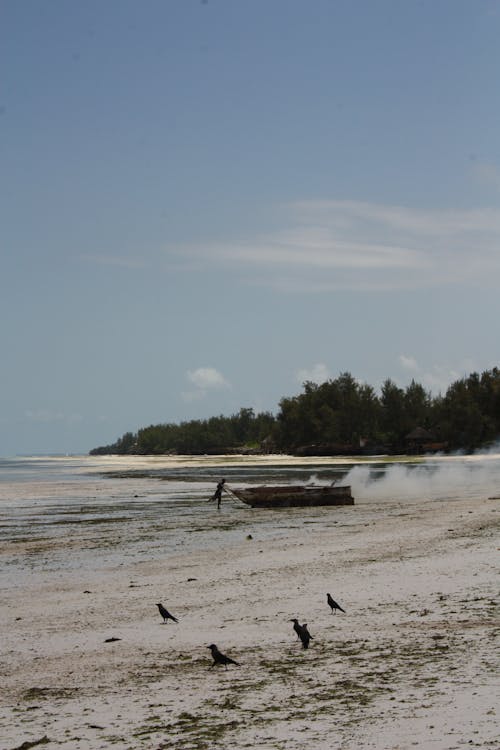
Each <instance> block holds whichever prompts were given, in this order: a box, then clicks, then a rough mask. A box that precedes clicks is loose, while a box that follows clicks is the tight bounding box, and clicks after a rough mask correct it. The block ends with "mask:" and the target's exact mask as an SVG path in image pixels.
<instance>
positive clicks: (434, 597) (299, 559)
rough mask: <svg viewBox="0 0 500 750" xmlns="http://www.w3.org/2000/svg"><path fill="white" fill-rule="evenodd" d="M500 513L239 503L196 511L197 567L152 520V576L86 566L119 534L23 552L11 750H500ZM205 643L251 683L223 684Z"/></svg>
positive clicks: (116, 566)
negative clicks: (302, 636) (333, 606)
mask: <svg viewBox="0 0 500 750" xmlns="http://www.w3.org/2000/svg"><path fill="white" fill-rule="evenodd" d="M128 490H129V491H132V490H134V491H136V490H137V491H139V490H140V485H137V486H134V487H132V489H130V487H129V488H128ZM499 511H500V500H499V499H498V498H497V499H494V498H493V497H491V496H490V497H488V496H481V497H475V498H474V499H473V500H471V498H470V497H461V498H460V497H458V498H457V497H455V498H444V497H443V498H442V499H436V498H433V499H429V498H414V499H413V500H405V501H404V502H399V501H398V500H397V499H394V498H393V499H391V500H387V501H384V500H381V499H378V500H376V501H371V502H368V501H363V500H361V501H358V502H357V503H356V505H355V506H353V507H346V508H334V509H319V508H317V509H308V510H304V509H295V510H289V511H279V512H273V511H252V510H250V509H241V508H238V507H237V506H236V505H235V504H233V503H231V502H229V501H228V502H226V503H225V505H224V506H223V510H222V512H221V513H219V514H218V513H217V512H216V511H215V510H214V508H213V506H211V505H208V504H207V505H206V508H202V509H201V515H200V516H199V517H197V522H196V525H195V527H193V528H191V529H189V532H190V534H189V535H188V536H189V539H190V543H189V545H188V549H183V548H182V546H180V547H176V548H175V552H174V553H173V554H172V552H171V549H169V548H168V540H167V539H165V545H166V548H165V550H164V551H162V541H163V540H162V530H161V529H155V528H152V527H151V526H150V525H149V524H148V522H147V519H145V520H144V523H143V532H142V533H143V536H144V539H145V540H146V537H147V538H148V539H150V541H151V539H152V540H153V541H152V543H153V544H154V555H151V556H150V558H149V559H144V556H143V555H134V554H130V555H126V556H121V557H120V555H119V554H113V555H112V556H110V557H107V558H105V563H103V564H100V565H97V564H96V565H94V566H92V565H88V564H83V562H82V564H81V567H80V568H79V566H78V560H79V558H78V555H76V557H75V556H74V554H75V550H78V549H79V548H81V547H83V548H84V550H85V552H86V554H87V555H88V554H89V551H90V554H91V555H92V549H91V548H89V546H88V545H89V540H92V544H94V545H95V547H94V549H95V555H96V556H97V557H98V556H99V555H101V554H102V552H103V549H106V548H107V547H110V548H112V549H114V550H116V548H117V547H118V548H119V544H117V543H118V542H119V540H120V539H122V537H123V528H122V524H120V523H114V524H113V523H110V524H109V525H108V526H107V527H106V531H105V534H102V533H101V532H100V533H99V535H97V534H91V535H90V536H88V534H87V533H86V534H84V535H83V536H82V537H78V535H75V536H73V537H71V538H66V539H64V538H62V539H54V538H51V539H49V540H45V541H43V540H41V539H39V540H30V539H29V538H26V539H24V540H23V539H19V540H18V541H17V542H16V545H15V554H16V555H19V556H20V558H22V559H23V560H24V561H25V562H26V561H28V562H29V560H30V559H31V560H32V561H33V564H32V566H31V572H30V575H29V576H28V575H23V576H22V577H21V582H20V585H18V586H14V585H11V586H5V587H4V588H3V591H2V607H1V610H0V628H1V632H2V674H3V680H2V686H1V694H0V695H1V709H0V717H1V718H0V738H1V739H0V747H1V748H2V750H14V748H20V747H24V748H27V747H30V746H35V747H37V746H38V744H37V745H30V744H25V745H23V743H39V746H40V747H43V746H46V747H54V748H55V747H57V748H62V749H63V750H80V749H81V750H94V749H95V750H97V749H98V748H120V749H121V748H123V749H125V748H148V749H151V748H155V749H158V750H159V749H160V748H171V747H172V748H173V747H175V748H176V750H188V749H191V748H193V749H196V750H205V749H206V750H209V748H210V749H212V748H231V750H240V748H241V749H242V748H248V747H259V748H283V749H285V748H286V749H287V750H290V749H292V748H304V747H309V748H315V749H322V748H325V750H326V748H339V750H340V748H342V750H347V749H349V750H351V749H352V750H355V749H357V748H383V749H384V750H389V749H391V750H396V749H399V750H402V749H403V748H404V749H405V750H406V749H407V748H412V747H420V748H425V749H426V750H427V749H432V750H452V749H455V748H457V749H458V748H462V747H464V746H467V747H482V748H492V749H495V750H498V748H499V747H500V744H499V741H498V737H499V736H500V726H499V715H498V712H499V709H498V706H499V705H500V700H499V698H500V696H499V690H498V685H499V680H498V673H499V670H498V668H499V666H500V664H499V658H498V653H499V652H498V634H499V631H500V618H499V609H498V555H499V546H500V544H499V536H498V525H499V521H500V514H499ZM200 519H202V521H203V522H200ZM137 528H139V529H140V523H138V525H137ZM101 531H102V530H101ZM169 533H170V532H169ZM172 533H173V532H172ZM179 533H181V532H180V531H179ZM184 533H187V530H186V529H184ZM197 536H198V537H199V539H200V542H201V540H202V539H205V543H203V544H202V543H200V544H199V545H197V544H195V543H191V540H192V539H195V538H196V537H197ZM250 537H251V538H250ZM138 540H139V541H140V534H139V537H138ZM207 540H208V541H207ZM138 546H140V544H138ZM4 551H5V550H4ZM9 554H10V555H11V557H10V558H9V560H10V561H11V562H12V560H13V558H12V550H10V552H9ZM65 555H66V557H67V565H65V563H64V556H65ZM3 559H5V558H3ZM102 559H104V558H102ZM51 560H52V561H53V562H54V561H55V563H54V564H53V565H50V564H49V563H50V561H51ZM82 560H83V558H82ZM24 568H26V565H24ZM24 568H23V569H24ZM327 592H330V593H331V594H332V596H333V597H334V599H336V600H337V601H338V602H339V603H340V604H341V605H342V606H343V607H344V609H345V610H346V614H342V613H338V614H336V615H333V614H331V612H330V609H329V607H328V605H327V603H326V593H327ZM160 601H161V602H163V604H164V605H165V606H167V608H168V609H169V610H170V611H171V612H172V613H173V614H174V615H175V616H176V617H177V618H178V619H179V623H178V624H174V623H169V624H163V622H162V618H161V617H160V616H159V613H158V611H157V608H156V606H155V603H156V602H160ZM293 617H297V618H299V620H300V622H307V623H308V626H309V630H310V632H311V635H312V637H313V640H312V641H311V644H310V648H309V649H308V650H304V649H302V647H301V644H300V642H299V641H298V640H297V638H296V636H295V633H294V632H293V629H292V623H291V622H290V619H291V618H293ZM109 638H117V639H119V640H115V641H109V642H107V639H109ZM210 643H216V644H217V645H218V646H219V648H220V649H221V651H223V652H224V653H227V654H228V655H229V656H231V657H232V658H234V659H235V660H236V661H238V662H240V664H241V666H239V667H236V666H230V667H228V668H227V669H224V668H223V667H217V668H210V667H211V663H212V661H211V657H210V652H209V650H208V649H207V646H208V644H210ZM42 741H43V743H44V744H42Z"/></svg>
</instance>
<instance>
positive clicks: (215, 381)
mask: <svg viewBox="0 0 500 750" xmlns="http://www.w3.org/2000/svg"><path fill="white" fill-rule="evenodd" d="M187 377H188V380H190V381H191V383H193V384H194V385H195V386H196V387H197V388H200V389H202V390H206V389H210V388H228V387H229V385H230V384H229V383H228V381H227V380H226V379H225V377H224V376H223V375H222V374H221V373H220V372H219V371H218V370H216V369H215V368H214V367H199V368H198V369H197V370H188V371H187Z"/></svg>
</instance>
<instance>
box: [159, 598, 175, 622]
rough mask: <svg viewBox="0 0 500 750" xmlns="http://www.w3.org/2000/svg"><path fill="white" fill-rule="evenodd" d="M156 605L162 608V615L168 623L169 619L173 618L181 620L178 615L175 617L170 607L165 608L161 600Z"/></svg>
mask: <svg viewBox="0 0 500 750" xmlns="http://www.w3.org/2000/svg"><path fill="white" fill-rule="evenodd" d="M156 606H157V607H158V609H159V610H160V615H161V616H162V617H163V622H167V623H168V621H169V620H173V621H174V622H179V620H178V619H177V617H174V616H173V615H171V614H170V612H169V611H168V609H165V607H164V606H163V604H161V603H160V602H158V603H157V605H156Z"/></svg>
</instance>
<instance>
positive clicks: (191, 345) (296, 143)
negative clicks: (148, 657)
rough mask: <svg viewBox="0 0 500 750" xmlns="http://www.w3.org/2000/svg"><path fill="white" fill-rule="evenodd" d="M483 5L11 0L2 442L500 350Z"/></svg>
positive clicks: (423, 379)
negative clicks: (343, 373)
mask: <svg viewBox="0 0 500 750" xmlns="http://www.w3.org/2000/svg"><path fill="white" fill-rule="evenodd" d="M499 38H500V0H418V1H417V0H405V1H402V0H312V1H311V2H306V0H201V1H200V0H141V2H138V1H137V0H134V1H132V0H106V2H102V0H86V2H85V3H82V2H80V1H79V0H45V2H41V1H40V0H0V253H1V256H0V269H1V272H0V321H1V322H0V342H1V349H0V456H12V455H16V454H29V453H53V452H56V453H86V452H88V451H89V450H90V449H92V448H94V447H96V446H100V445H106V444H109V443H112V442H114V441H115V440H116V439H117V438H118V437H120V436H121V435H123V434H124V433H125V432H128V431H132V432H135V431H137V430H138V429H139V428H141V427H146V426H148V425H150V424H159V423H165V422H174V423H178V422H181V421H186V420H190V419H205V418H208V417H210V416H214V415H219V414H224V415H227V416H229V415H231V414H234V413H237V412H238V411H239V410H240V409H241V408H249V407H251V408H253V409H255V411H256V412H260V411H270V412H272V413H274V414H276V413H277V412H278V410H279V402H280V399H281V398H283V397H290V396H294V395H298V394H299V393H301V392H302V384H303V383H304V382H305V381H307V380H311V381H314V382H317V383H321V382H323V381H324V380H328V379H329V378H336V377H338V376H339V374H340V373H342V372H350V373H351V374H352V375H353V376H354V377H355V378H357V379H358V380H359V381H360V382H364V383H369V384H370V385H372V386H373V387H374V388H375V389H376V390H378V389H379V388H380V386H381V385H382V383H383V382H384V381H385V380H386V379H387V378H391V379H392V380H393V381H394V382H396V383H397V384H398V385H400V386H401V387H405V386H406V385H407V384H409V383H410V382H411V380H412V379H415V380H416V381H417V382H419V383H421V384H422V385H424V387H425V388H426V389H428V390H430V391H431V393H432V394H433V395H437V394H439V393H445V391H446V388H447V387H448V385H449V384H450V383H451V382H453V381H455V380H457V379H459V378H461V377H464V376H466V375H468V374H469V373H470V372H474V371H475V372H482V371H484V370H487V369H491V368H492V367H495V366H499V365H500V335H499V333H500V331H499V329H500V326H499V320H500V294H499V286H500V87H499V85H498V74H499V70H500V45H499V44H498V39H499Z"/></svg>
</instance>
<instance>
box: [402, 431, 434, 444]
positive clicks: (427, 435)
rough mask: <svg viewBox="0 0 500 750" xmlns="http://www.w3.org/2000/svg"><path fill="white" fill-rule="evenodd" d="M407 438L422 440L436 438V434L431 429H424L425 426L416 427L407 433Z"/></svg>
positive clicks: (416, 440) (414, 440)
mask: <svg viewBox="0 0 500 750" xmlns="http://www.w3.org/2000/svg"><path fill="white" fill-rule="evenodd" d="M405 440H412V441H413V442H422V441H425V440H434V435H433V434H432V432H429V430H424V428H423V427H415V429H414V430H412V431H411V432H409V433H408V435H406V437H405Z"/></svg>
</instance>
